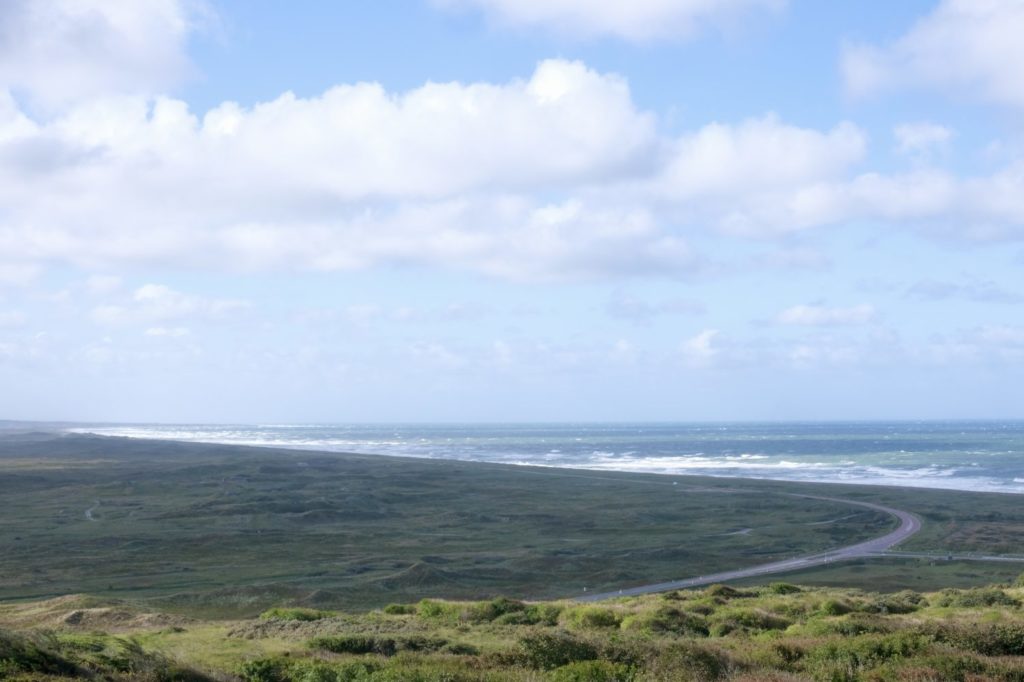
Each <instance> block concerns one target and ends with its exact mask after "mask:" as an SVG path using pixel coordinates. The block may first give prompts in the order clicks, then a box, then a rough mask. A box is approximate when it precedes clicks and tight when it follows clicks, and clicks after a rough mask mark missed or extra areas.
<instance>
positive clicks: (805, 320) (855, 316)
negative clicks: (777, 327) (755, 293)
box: [775, 303, 875, 327]
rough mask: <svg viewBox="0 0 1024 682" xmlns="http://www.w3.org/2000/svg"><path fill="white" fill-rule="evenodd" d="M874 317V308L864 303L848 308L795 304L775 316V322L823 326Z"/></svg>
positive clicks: (868, 319) (864, 322) (861, 320)
mask: <svg viewBox="0 0 1024 682" xmlns="http://www.w3.org/2000/svg"><path fill="white" fill-rule="evenodd" d="M874 319H875V308H874V307H873V306H871V305H868V304H866V303H861V304H860V305H855V306H850V307H848V308H830V307H827V306H822V305H795V306H793V307H791V308H786V309H785V310H783V311H782V312H780V313H779V314H778V315H776V316H775V322H776V323H778V324H785V325H797V326H805V327H806V326H809V327H825V326H837V325H856V324H867V323H869V322H872V321H873V320H874Z"/></svg>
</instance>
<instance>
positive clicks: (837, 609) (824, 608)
mask: <svg viewBox="0 0 1024 682" xmlns="http://www.w3.org/2000/svg"><path fill="white" fill-rule="evenodd" d="M852 610H853V607H852V606H850V605H849V604H847V603H846V602H844V601H841V600H839V599H826V600H825V601H823V602H821V604H819V605H818V611H819V612H820V613H821V614H823V615H826V616H841V615H843V614H845V613H849V612H850V611H852Z"/></svg>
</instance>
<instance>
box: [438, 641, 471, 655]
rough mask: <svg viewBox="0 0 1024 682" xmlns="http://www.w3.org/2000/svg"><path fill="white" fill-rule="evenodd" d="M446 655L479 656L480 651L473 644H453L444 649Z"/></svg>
mask: <svg viewBox="0 0 1024 682" xmlns="http://www.w3.org/2000/svg"><path fill="white" fill-rule="evenodd" d="M442 651H444V652H445V653H449V654H454V655H456V656H479V655H480V650H479V649H478V648H476V647H475V646H473V645H472V644H466V643H464V642H451V643H449V644H446V645H445V646H444V648H443V649H442Z"/></svg>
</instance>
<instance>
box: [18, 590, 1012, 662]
mask: <svg viewBox="0 0 1024 682" xmlns="http://www.w3.org/2000/svg"><path fill="white" fill-rule="evenodd" d="M1022 601H1024V586H1021V585H1019V584H1000V585H992V586H986V587H980V588H972V589H946V590H941V591H939V592H931V593H918V592H912V591H903V592H899V593H892V594H879V593H870V592H864V591H860V590H853V589H832V588H813V587H803V586H797V585H793V584H790V583H773V584H771V585H767V586H757V587H747V588H736V587H729V586H724V585H716V586H712V587H709V588H707V589H704V590H692V591H676V592H669V593H665V594H661V595H650V596H646V597H638V598H622V599H617V600H613V601H609V602H603V603H600V604H579V603H573V602H564V601H561V602H539V603H527V602H523V601H519V600H514V599H507V598H497V599H491V600H486V601H475V602H454V601H446V600H435V599H425V600H421V601H420V602H418V603H410V604H399V603H393V604H390V605H389V606H387V607H385V608H383V609H379V610H373V611H369V612H364V613H327V612H312V613H310V612H309V610H308V609H300V608H290V607H288V608H285V607H281V608H276V609H272V610H270V611H267V612H265V613H263V614H262V615H261V616H260V617H258V618H254V619H249V620H241V621H199V620H188V621H186V620H180V621H179V624H178V625H175V626H171V627H167V626H166V623H167V621H166V619H165V618H169V616H168V617H165V618H164V619H162V618H160V617H157V615H158V614H146V613H141V612H138V610H137V609H138V608H140V607H139V606H138V605H132V604H129V603H125V602H119V603H117V604H115V605H110V604H105V603H104V602H103V601H102V600H96V599H89V598H78V597H68V598H62V599H57V600H51V601H48V602H34V603H21V604H6V605H0V679H11V680H19V681H21V682H28V681H30V680H32V681H42V680H49V681H57V680H65V679H79V678H90V679H97V680H99V679H102V680H112V681H119V680H125V681H128V680H139V681H142V680H145V681H152V682H202V681H206V680H210V681H213V680H218V681H222V682H226V681H228V680H232V681H239V682H403V681H408V682H462V681H466V682H469V681H471V680H484V681H491V682H602V681H605V682H662V681H664V682H668V681H670V680H671V681H677V680H681V681H685V680H696V681H707V682H711V681H715V680H722V681H728V680H733V681H737V682H740V681H743V682H772V681H774V682H784V681H787V680H814V681H822V682H837V681H838V682H843V681H854V680H871V681H876V682H886V681H893V682H896V681H902V680H906V681H908V682H909V681H923V680H935V681H941V682H945V681H947V680H948V681H953V682H955V681H962V682H968V681H979V680H1005V681H1007V682H1012V681H1019V680H1022V679H1024V609H1022V606H1021V603H1022ZM69 609H70V611H69ZM133 609H134V610H133ZM70 613H77V614H79V616H81V615H82V614H85V616H89V617H70V618H69V614H70ZM124 613H132V614H133V615H134V618H133V620H131V621H130V622H132V623H136V624H137V623H161V624H162V625H163V626H162V627H161V626H156V625H154V626H151V627H144V626H140V625H133V626H131V627H129V628H125V627H124V623H125V622H126V621H125V618H123V617H122V616H121V615H117V614H122V615H123V614H124ZM104 617H106V618H108V619H110V622H109V625H110V627H107V628H104V627H102V626H103V625H104V621H103V618H104ZM177 618H179V619H180V618H181V617H180V616H178V617H177ZM85 622H87V623H89V626H88V627H87V628H86V627H83V626H82V625H81V624H82V623H85Z"/></svg>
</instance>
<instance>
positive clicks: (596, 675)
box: [548, 661, 633, 682]
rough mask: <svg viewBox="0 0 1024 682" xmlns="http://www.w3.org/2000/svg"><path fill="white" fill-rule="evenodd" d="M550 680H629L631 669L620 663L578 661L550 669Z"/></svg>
mask: <svg viewBox="0 0 1024 682" xmlns="http://www.w3.org/2000/svg"><path fill="white" fill-rule="evenodd" d="M548 679H549V680H551V681H552V682H630V681H631V680H632V679H633V671H632V670H630V669H629V668H628V667H626V666H624V665H622V664H620V663H611V662H609V661H579V662H577V663H569V664H568V665H563V666H562V667H560V668H555V669H554V670H552V671H551V674H550V675H549V676H548Z"/></svg>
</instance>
